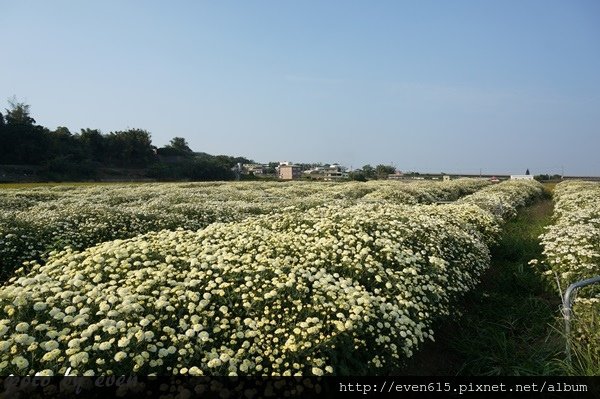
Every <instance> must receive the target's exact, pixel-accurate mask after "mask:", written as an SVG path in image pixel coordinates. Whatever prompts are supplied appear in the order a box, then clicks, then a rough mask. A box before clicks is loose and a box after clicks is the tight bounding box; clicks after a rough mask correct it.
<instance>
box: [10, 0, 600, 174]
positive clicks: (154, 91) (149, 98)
mask: <svg viewBox="0 0 600 399" xmlns="http://www.w3.org/2000/svg"><path fill="white" fill-rule="evenodd" d="M0 9H1V12H0V37H1V38H3V40H2V46H0V51H1V53H0V54H2V55H1V58H2V62H0V105H1V107H2V108H5V107H7V106H8V105H7V103H6V101H5V100H6V99H8V98H10V97H12V96H13V95H16V97H17V98H18V99H19V100H21V101H25V102H26V103H28V104H30V105H31V111H32V116H33V117H34V118H35V119H36V120H37V122H38V123H40V124H42V125H45V126H47V127H49V128H55V127H57V126H66V127H68V128H69V129H70V130H71V131H72V132H77V131H79V129H81V128H87V127H89V128H98V129H100V130H102V132H104V133H108V132H110V131H113V130H122V129H125V128H128V127H137V128H143V129H147V130H148V131H150V132H151V133H152V138H153V142H154V144H155V145H158V146H162V145H164V144H167V143H168V142H169V140H170V139H171V138H172V137H175V136H182V137H185V138H186V139H187V140H188V142H189V143H190V146H191V147H192V149H194V150H196V151H204V152H208V153H211V154H228V155H242V156H246V157H249V158H252V159H255V160H256V161H260V162H267V161H284V160H290V161H295V162H324V163H333V162H338V163H342V164H344V165H346V166H348V167H350V166H352V167H354V168H357V167H360V166H362V165H364V164H367V163H370V164H372V165H375V164H379V163H384V164H393V165H394V166H396V167H397V168H398V169H400V170H418V171H425V172H442V171H443V172H457V173H468V172H472V173H479V171H480V170H482V171H483V173H498V174H500V173H523V172H524V171H525V169H526V168H529V169H530V170H531V171H532V173H536V174H537V173H561V170H562V168H564V170H565V173H566V174H569V175H581V174H586V175H600V156H599V151H600V2H598V1H594V0H592V1H578V0H570V1H567V0H565V1H552V0H544V1H528V0H521V1H508V0H507V1H483V0H481V1H441V0H440V1H416V0H415V1H399V0H398V1H349V0H346V1H325V0H321V1H308V0H304V1H218V2H217V1H211V2H208V1H206V2H204V1H169V2H167V1H160V2H158V1H101V2H100V1H97V2H81V1H75V0H73V1H52V2H49V1H19V2H16V1H4V0H0Z"/></svg>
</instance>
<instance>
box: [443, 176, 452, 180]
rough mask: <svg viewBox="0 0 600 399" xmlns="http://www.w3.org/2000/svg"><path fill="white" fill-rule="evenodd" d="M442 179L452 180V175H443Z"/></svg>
mask: <svg viewBox="0 0 600 399" xmlns="http://www.w3.org/2000/svg"><path fill="white" fill-rule="evenodd" d="M442 179H443V180H444V181H450V175H444V176H443V177H442Z"/></svg>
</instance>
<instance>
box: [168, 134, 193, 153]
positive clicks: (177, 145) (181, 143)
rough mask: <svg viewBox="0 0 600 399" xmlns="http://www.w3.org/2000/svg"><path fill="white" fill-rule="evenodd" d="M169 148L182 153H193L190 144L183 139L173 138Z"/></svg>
mask: <svg viewBox="0 0 600 399" xmlns="http://www.w3.org/2000/svg"><path fill="white" fill-rule="evenodd" d="M167 147H170V148H172V149H174V150H177V151H179V152H182V153H190V154H191V153H192V152H193V151H192V149H191V148H190V147H189V145H188V142H187V141H186V139H184V138H183V137H173V138H172V139H171V141H170V143H169V145H168V146H167Z"/></svg>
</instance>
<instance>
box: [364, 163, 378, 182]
mask: <svg viewBox="0 0 600 399" xmlns="http://www.w3.org/2000/svg"><path fill="white" fill-rule="evenodd" d="M361 170H362V172H363V176H364V177H365V178H366V179H374V178H375V169H374V168H373V167H372V166H371V165H369V164H366V165H365V166H363V167H362V168H361Z"/></svg>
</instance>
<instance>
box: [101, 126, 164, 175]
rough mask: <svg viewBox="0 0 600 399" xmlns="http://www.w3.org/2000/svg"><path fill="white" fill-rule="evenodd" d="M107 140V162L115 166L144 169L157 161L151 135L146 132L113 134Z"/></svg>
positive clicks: (129, 131) (133, 131)
mask: <svg viewBox="0 0 600 399" xmlns="http://www.w3.org/2000/svg"><path fill="white" fill-rule="evenodd" d="M106 140H107V160H108V162H109V163H111V164H112V165H113V166H121V167H144V166H148V165H149V164H151V163H152V162H153V161H154V160H155V157H154V149H153V147H152V140H151V139H150V133H149V132H148V131H146V130H143V129H129V130H125V131H120V132H111V133H109V134H108V136H106Z"/></svg>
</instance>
